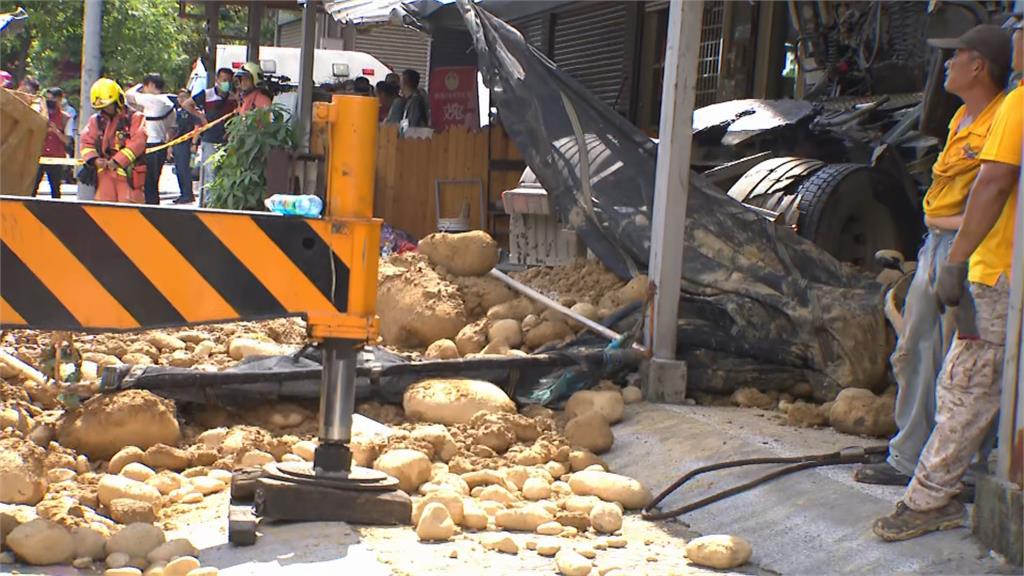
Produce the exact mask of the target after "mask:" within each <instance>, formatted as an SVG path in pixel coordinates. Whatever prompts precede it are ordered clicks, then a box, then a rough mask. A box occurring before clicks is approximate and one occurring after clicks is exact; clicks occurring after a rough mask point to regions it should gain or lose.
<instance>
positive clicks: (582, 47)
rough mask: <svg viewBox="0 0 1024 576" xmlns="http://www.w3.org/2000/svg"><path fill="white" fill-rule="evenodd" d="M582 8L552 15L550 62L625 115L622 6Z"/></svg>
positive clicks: (609, 4)
mask: <svg viewBox="0 0 1024 576" xmlns="http://www.w3.org/2000/svg"><path fill="white" fill-rule="evenodd" d="M582 4H583V5H579V4H574V5H573V6H572V7H571V8H569V9H567V10H564V11H560V12H556V13H555V14H554V15H553V17H554V42H553V48H554V49H553V51H552V54H551V59H552V60H553V61H554V62H555V64H557V65H558V67H559V68H561V69H562V70H564V71H565V72H568V73H569V74H570V75H572V77H573V78H575V79H576V80H578V81H579V82H580V83H581V84H583V86H585V87H586V88H587V89H589V90H590V91H591V92H593V93H594V95H596V96H597V97H598V98H599V99H601V100H602V101H603V102H605V103H606V104H608V105H609V106H612V107H614V108H615V109H616V110H619V111H626V110H628V109H629V103H628V99H629V98H628V95H629V92H630V90H628V87H627V86H626V82H627V74H626V70H625V62H624V53H625V43H626V26H625V23H626V18H627V15H626V3H624V2H594V3H582Z"/></svg>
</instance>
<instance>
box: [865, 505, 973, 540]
mask: <svg viewBox="0 0 1024 576" xmlns="http://www.w3.org/2000/svg"><path fill="white" fill-rule="evenodd" d="M965 510H966V509H965V508H964V505H963V504H961V503H960V502H958V501H956V500H951V501H950V502H949V503H948V504H946V505H945V506H943V507H942V508H936V509H935V510H928V511H927V512H917V511H915V510H911V509H910V508H908V507H907V505H906V504H904V503H903V502H902V501H900V502H898V503H897V504H896V511H895V512H893V513H892V514H890V515H888V516H883V517H881V518H879V519H878V520H875V524H874V526H872V529H873V530H874V531H875V534H877V535H878V537H879V538H881V539H882V540H886V541H888V542H896V541H899V540H909V539H911V538H917V537H918V536H921V535H922V534H927V533H929V532H935V531H936V530H949V529H951V528H959V527H960V526H963V525H964V511H965Z"/></svg>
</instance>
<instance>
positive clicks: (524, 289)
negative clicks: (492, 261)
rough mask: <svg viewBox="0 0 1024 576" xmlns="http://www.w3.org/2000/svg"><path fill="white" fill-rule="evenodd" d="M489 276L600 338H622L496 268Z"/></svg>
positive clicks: (613, 331) (609, 329)
mask: <svg viewBox="0 0 1024 576" xmlns="http://www.w3.org/2000/svg"><path fill="white" fill-rule="evenodd" d="M491 276H493V277H494V278H497V279H498V280H501V281H502V282H504V283H505V284H508V285H509V287H511V288H512V289H514V290H515V291H516V292H519V293H520V294H523V295H524V296H526V297H527V298H530V299H531V300H536V301H537V302H540V303H541V304H543V305H545V306H547V307H548V308H551V309H552V310H555V311H557V312H561V313H562V314H564V315H566V316H568V317H569V318H572V319H573V320H575V321H577V322H579V323H580V324H583V325H584V326H585V327H587V329H589V330H591V331H593V332H596V333H597V334H600V335H601V336H604V337H605V338H607V339H609V340H618V339H619V338H621V337H622V334H619V333H618V332H616V331H615V330H612V329H611V328H608V327H607V326H602V325H600V324H598V323H597V322H594V321H593V320H591V319H590V318H587V317H586V316H581V315H579V314H577V313H575V312H573V311H572V310H569V309H568V308H566V307H565V306H562V305H561V304H559V303H558V302H555V301H554V300H552V299H551V298H548V297H547V296H545V295H543V294H541V293H540V292H537V291H536V290H534V289H533V288H530V287H529V286H527V285H526V284H523V283H522V282H519V281H517V280H513V279H512V278H510V277H509V276H508V274H505V273H504V272H502V271H501V270H498V269H497V268H494V269H492V270H491Z"/></svg>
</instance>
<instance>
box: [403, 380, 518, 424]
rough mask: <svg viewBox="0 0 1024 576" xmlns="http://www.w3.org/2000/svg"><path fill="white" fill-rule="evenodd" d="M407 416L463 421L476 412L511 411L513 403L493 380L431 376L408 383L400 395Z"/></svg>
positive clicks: (460, 422)
mask: <svg viewBox="0 0 1024 576" xmlns="http://www.w3.org/2000/svg"><path fill="white" fill-rule="evenodd" d="M402 407H403V408H404V409H405V414H406V416H407V417H408V418H410V419H414V420H420V421H423V422H435V423H438V424H446V425H451V424H465V423H467V422H469V421H470V419H472V418H473V416H474V415H476V413H477V412H481V411H484V412H508V413H509V414H514V413H515V411H516V407H515V403H514V402H512V400H511V399H509V397H508V395H507V394H505V392H503V391H502V390H501V388H498V387H497V386H495V385H494V384H491V383H490V382H485V381H482V380H468V379H457V378H433V379H428V380H422V381H420V382H417V383H416V384H413V385H412V386H410V387H409V388H408V389H407V390H406V391H405V395H404V397H403V399H402Z"/></svg>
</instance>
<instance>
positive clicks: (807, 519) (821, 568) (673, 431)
mask: <svg viewBox="0 0 1024 576" xmlns="http://www.w3.org/2000/svg"><path fill="white" fill-rule="evenodd" d="M776 414H777V413H769V412H764V411H761V410H754V409H740V408H720V407H703V406H670V405H657V404H647V403H642V404H637V405H633V406H628V407H627V411H626V418H625V420H624V421H623V422H622V423H621V424H618V425H617V426H615V428H614V432H615V447H614V448H613V449H612V451H611V452H610V453H609V454H607V455H605V456H604V458H605V460H606V461H607V462H608V464H609V465H610V467H611V469H612V470H614V471H616V472H619V473H622V474H625V475H628V476H633V477H635V478H637V479H639V480H640V481H641V482H643V483H644V484H645V485H646V486H648V487H650V488H651V489H652V491H653V492H654V493H655V494H657V493H658V492H660V491H661V490H662V489H664V488H665V487H666V486H668V485H669V484H671V483H672V482H673V481H675V480H676V479H677V478H678V477H679V476H681V475H682V474H684V473H686V472H687V471H689V470H692V469H693V468H696V467H698V466H702V465H706V464H711V463H715V462H722V461H726V460H736V459H741V458H749V457H757V456H762V457H763V456H773V455H774V456H795V455H803V454H819V453H826V452H832V451H836V450H839V449H841V448H845V447H848V446H869V445H877V444H884V440H882V439H874V438H860V437H856V436H850V435H846V434H841V433H838V432H836V431H835V430H833V429H831V428H825V429H820V430H815V429H800V428H793V427H790V426H785V425H781V424H779V423H778V418H777V416H776ZM853 468H854V466H853V465H847V466H832V467H823V468H816V469H813V470H804V471H801V472H797V473H795V474H792V475H789V476H785V477H783V478H780V479H776V480H773V481H771V482H769V483H767V484H764V485H761V486H759V487H757V488H755V489H753V490H751V491H749V492H746V493H743V494H739V495H736V496H734V497H732V498H729V499H726V500H724V501H721V502H717V503H714V504H711V505H709V506H708V507H706V508H703V509H701V510H696V511H694V512H691V513H689V514H686V515H685V516H684V517H683V518H681V519H680V520H681V521H682V522H685V523H686V524H688V525H689V527H690V528H691V529H692V530H693V531H695V532H698V533H700V534H717V533H728V534H735V535H738V536H742V537H744V538H746V539H748V540H750V542H751V543H752V544H753V547H754V556H753V560H752V562H753V563H754V564H755V565H757V566H759V567H760V568H761V569H763V570H766V571H768V572H772V573H778V574H787V575H789V574H807V575H815V576H817V575H821V574H863V575H869V574H877V575H879V576H881V575H890V574H911V573H912V574H1020V573H1021V570H1020V568H1019V567H1014V566H1009V565H1006V564H1004V563H1002V562H1001V561H1000V560H999V559H996V558H994V557H993V556H992V555H990V554H989V552H988V551H987V550H984V549H983V548H982V547H981V546H980V545H979V543H978V541H977V540H976V539H975V538H974V537H973V536H972V534H971V532H970V530H969V529H968V528H960V529H957V530H950V531H946V532H940V533H935V534H929V535H926V536H922V537H920V538H916V539H914V540H909V541H906V542H896V543H888V542H883V541H882V540H880V539H879V538H878V537H876V536H875V535H874V533H873V532H872V531H871V524H872V522H873V521H874V520H875V518H877V517H878V516H881V515H884V514H888V513H889V512H891V511H892V510H893V507H894V505H895V503H896V502H897V501H898V500H899V499H900V497H901V495H902V493H903V489H902V488H900V487H892V486H870V485H866V484H859V483H857V482H854V481H853V478H852V473H853ZM768 469H769V468H768V467H765V466H761V467H757V469H754V470H748V471H746V472H735V471H723V472H718V473H715V474H713V475H708V476H702V477H698V479H696V480H694V481H693V484H694V485H693V486H690V487H688V488H684V490H685V491H686V492H685V494H680V493H678V492H677V493H676V494H674V495H673V496H671V497H670V498H668V500H667V501H666V502H665V507H666V508H670V507H676V506H679V505H680V504H682V503H684V502H691V501H693V500H695V499H697V498H700V497H702V496H703V495H706V494H709V493H710V492H711V491H718V490H721V489H723V488H727V487H729V486H732V485H735V484H737V483H740V482H742V481H746V480H748V479H751V478H753V477H754V476H755V475H758V476H759V475H761V474H764V473H765V472H766V471H767V470H768ZM969 508H972V507H970V506H969Z"/></svg>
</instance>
